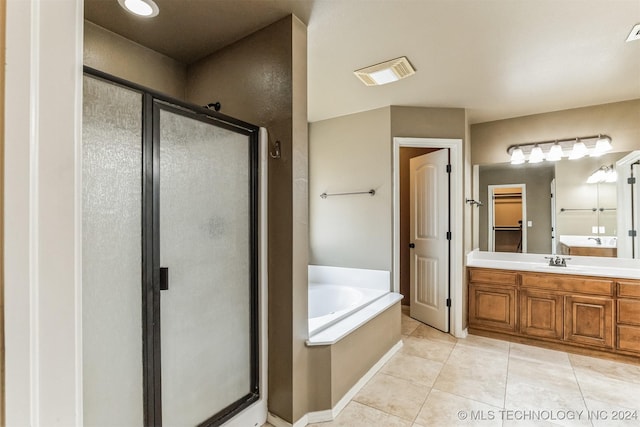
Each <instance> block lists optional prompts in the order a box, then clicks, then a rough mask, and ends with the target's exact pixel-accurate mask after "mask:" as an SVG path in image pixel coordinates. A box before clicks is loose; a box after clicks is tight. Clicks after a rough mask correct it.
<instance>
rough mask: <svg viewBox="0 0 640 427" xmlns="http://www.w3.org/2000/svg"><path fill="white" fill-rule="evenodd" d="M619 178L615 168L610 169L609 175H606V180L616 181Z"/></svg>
mask: <svg viewBox="0 0 640 427" xmlns="http://www.w3.org/2000/svg"><path fill="white" fill-rule="evenodd" d="M617 180H618V172H616V171H615V169H609V172H607V176H605V177H604V182H616V181H617Z"/></svg>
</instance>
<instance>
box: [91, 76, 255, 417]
mask: <svg viewBox="0 0 640 427" xmlns="http://www.w3.org/2000/svg"><path fill="white" fill-rule="evenodd" d="M83 108H84V111H83V158H82V162H83V168H82V171H83V174H82V182H83V200H82V203H83V211H82V219H83V241H82V257H83V264H82V265H83V268H82V276H83V277H82V279H83V301H82V303H83V319H82V320H83V371H84V372H83V382H84V384H83V389H84V392H83V393H84V395H83V400H84V410H83V411H84V424H85V425H87V426H99V425H105V426H106V425H109V426H113V425H128V426H135V425H149V426H151V425H153V426H161V425H163V424H164V425H166V426H194V425H203V426H216V425H220V424H222V423H224V422H225V421H226V420H228V419H230V418H231V417H233V416H234V415H235V414H237V413H239V412H240V411H242V410H243V409H244V408H246V407H248V406H249V405H251V404H252V403H253V402H255V401H256V400H258V398H259V396H260V390H259V378H258V375H259V366H258V361H259V358H258V344H259V343H258V212H257V210H258V156H259V151H258V131H259V129H258V128H257V127H256V126H253V125H250V124H248V123H244V122H241V121H239V120H235V119H232V118H230V117H227V116H224V115H222V114H220V113H216V112H213V111H209V110H207V109H204V108H199V107H196V106H191V105H187V104H184V103H182V102H180V101H176V100H173V99H170V98H167V97H165V96H162V95H160V94H156V93H152V92H150V91H148V90H146V89H144V88H141V87H137V86H135V85H132V84H130V83H127V82H125V81H122V80H119V79H117V78H114V77H112V76H108V75H105V74H103V73H100V72H97V71H95V70H91V69H85V76H84V107H83Z"/></svg>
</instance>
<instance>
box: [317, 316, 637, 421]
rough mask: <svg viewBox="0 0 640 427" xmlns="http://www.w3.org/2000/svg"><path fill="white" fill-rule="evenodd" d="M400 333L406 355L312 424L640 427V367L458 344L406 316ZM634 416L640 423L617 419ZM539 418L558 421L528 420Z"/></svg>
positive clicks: (509, 346) (493, 343)
mask: <svg viewBox="0 0 640 427" xmlns="http://www.w3.org/2000/svg"><path fill="white" fill-rule="evenodd" d="M402 334H403V341H404V346H403V347H402V349H401V350H400V352H398V353H397V354H396V355H395V356H394V357H393V358H392V359H391V360H390V361H389V362H388V363H387V364H386V365H385V366H384V367H383V368H382V369H381V370H380V371H379V372H378V373H377V374H376V375H375V376H374V377H373V378H372V379H371V380H370V381H369V382H368V383H367V384H366V385H365V386H364V387H363V388H362V390H360V392H359V393H358V394H357V395H356V396H355V397H354V399H353V400H352V401H351V402H350V403H349V404H348V405H347V407H346V408H345V409H344V410H343V411H342V412H341V413H340V415H339V416H338V417H337V419H336V420H334V421H333V422H328V423H318V424H312V426H314V427H329V426H331V427H333V426H340V427H376V426H379V427H395V426H398V427H431V426H454V425H461V426H541V425H547V426H554V425H570V426H573V425H577V426H606V425H614V426H627V425H628V426H632V425H640V399H638V396H640V365H630V364H625V363H619V362H613V361H609V360H603V359H596V358H592V357H586V356H578V355H574V354H567V353H564V352H560V351H553V350H547V349H543V348H539V347H532V346H526V345H522V344H515V343H509V342H506V341H499V340H493V339H489V338H484V337H478V336H474V335H470V336H469V337H468V338H466V339H459V340H457V339H455V338H453V337H451V336H450V335H447V334H443V333H441V332H439V331H436V330H434V329H432V328H430V327H428V326H425V325H423V324H421V323H420V322H418V321H416V320H413V319H411V318H410V317H408V316H407V315H406V313H403V315H402ZM472 411H473V412H472ZM501 411H502V412H501ZM624 411H627V412H626V413H625V412H624ZM633 411H638V412H637V416H638V419H630V420H627V421H624V420H623V421H619V420H612V418H613V417H614V416H618V415H625V414H631V415H632V414H633V413H634V412H633ZM589 412H591V414H592V416H591V419H589ZM536 414H537V416H540V417H553V418H555V419H547V420H546V421H540V420H523V418H527V417H533V416H536ZM594 415H598V416H599V417H600V420H597V419H594V418H595V416H594ZM472 416H473V417H475V418H476V419H471V417H472ZM465 417H466V418H465ZM463 418H464V419H463ZM479 418H480V419H479ZM481 418H484V419H481ZM491 418H492V419H491ZM503 418H504V419H503ZM509 418H510V419H509ZM560 418H564V419H560ZM571 418H573V419H571ZM605 418H606V419H605Z"/></svg>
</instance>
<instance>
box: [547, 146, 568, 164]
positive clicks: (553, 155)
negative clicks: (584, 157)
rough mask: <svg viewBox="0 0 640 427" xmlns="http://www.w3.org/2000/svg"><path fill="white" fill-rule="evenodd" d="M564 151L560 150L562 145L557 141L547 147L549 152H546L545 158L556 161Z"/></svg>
mask: <svg viewBox="0 0 640 427" xmlns="http://www.w3.org/2000/svg"><path fill="white" fill-rule="evenodd" d="M563 155H564V153H563V152H562V147H561V146H560V144H558V143H557V142H556V143H555V144H553V145H552V146H551V149H549V154H547V160H548V161H550V162H557V161H558V160H560V159H561V158H562V156H563Z"/></svg>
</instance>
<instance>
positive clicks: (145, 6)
mask: <svg viewBox="0 0 640 427" xmlns="http://www.w3.org/2000/svg"><path fill="white" fill-rule="evenodd" d="M118 3H119V4H120V6H122V7H123V8H124V9H125V10H126V11H127V12H130V13H133V14H134V15H136V16H142V17H144V18H151V17H154V16H156V15H157V14H158V12H159V9H158V5H156V4H155V3H154V2H153V0H118Z"/></svg>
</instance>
